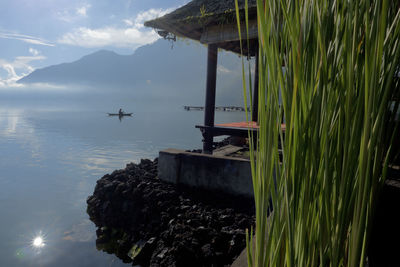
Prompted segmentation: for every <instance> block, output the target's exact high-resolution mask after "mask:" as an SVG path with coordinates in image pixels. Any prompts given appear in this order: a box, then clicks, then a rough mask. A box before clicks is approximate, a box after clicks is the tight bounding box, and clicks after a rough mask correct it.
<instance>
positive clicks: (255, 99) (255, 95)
mask: <svg viewBox="0 0 400 267" xmlns="http://www.w3.org/2000/svg"><path fill="white" fill-rule="evenodd" d="M256 46H257V47H256V67H255V70H254V90H253V110H252V112H251V114H252V115H251V120H252V121H256V122H258V62H259V55H258V42H257V45H256Z"/></svg>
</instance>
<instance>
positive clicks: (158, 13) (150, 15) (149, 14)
mask: <svg viewBox="0 0 400 267" xmlns="http://www.w3.org/2000/svg"><path fill="white" fill-rule="evenodd" d="M173 10H175V8H168V9H161V8H159V9H154V8H152V9H149V10H147V11H142V12H140V13H139V14H138V15H137V16H136V18H135V20H134V21H135V26H136V27H137V28H138V29H141V28H143V27H144V25H143V24H144V22H145V21H147V20H151V19H155V18H158V17H162V16H164V15H165V14H167V13H170V12H172V11H173Z"/></svg>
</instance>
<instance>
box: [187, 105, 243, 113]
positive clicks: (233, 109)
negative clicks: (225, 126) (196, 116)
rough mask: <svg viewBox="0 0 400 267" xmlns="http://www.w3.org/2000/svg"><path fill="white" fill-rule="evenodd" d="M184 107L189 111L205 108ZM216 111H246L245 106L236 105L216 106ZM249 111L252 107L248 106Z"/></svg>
mask: <svg viewBox="0 0 400 267" xmlns="http://www.w3.org/2000/svg"><path fill="white" fill-rule="evenodd" d="M183 108H184V109H185V110H187V111H191V110H199V111H202V110H204V107H203V106H183ZM215 110H216V111H242V112H243V111H245V108H244V107H236V106H223V107H215ZM247 111H250V108H247Z"/></svg>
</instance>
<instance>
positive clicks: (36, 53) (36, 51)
mask: <svg viewBox="0 0 400 267" xmlns="http://www.w3.org/2000/svg"><path fill="white" fill-rule="evenodd" d="M29 53H31V54H32V55H34V56H37V55H39V54H40V51H39V50H36V49H34V48H32V47H29Z"/></svg>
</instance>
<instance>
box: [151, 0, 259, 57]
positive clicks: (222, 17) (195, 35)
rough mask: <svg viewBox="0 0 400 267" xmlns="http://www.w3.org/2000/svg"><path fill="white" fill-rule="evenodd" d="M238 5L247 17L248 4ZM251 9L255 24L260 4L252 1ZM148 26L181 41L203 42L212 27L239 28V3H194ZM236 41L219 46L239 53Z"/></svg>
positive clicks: (195, 0)
mask: <svg viewBox="0 0 400 267" xmlns="http://www.w3.org/2000/svg"><path fill="white" fill-rule="evenodd" d="M238 4H239V9H240V10H241V12H240V13H241V17H244V12H243V11H244V8H245V0H238ZM248 6H249V18H250V20H252V19H253V20H255V18H256V16H257V9H256V0H248ZM144 25H145V26H147V27H152V28H154V29H157V30H162V31H166V32H169V33H172V34H174V35H177V36H180V37H186V38H190V39H193V40H197V41H203V39H204V33H205V32H206V31H207V30H209V29H211V28H212V27H214V28H216V27H223V26H224V25H236V11H235V0H193V1H191V2H190V3H188V4H186V5H184V6H182V7H180V8H178V9H176V10H175V11H173V12H171V13H169V14H167V15H165V16H163V17H160V18H157V19H154V20H150V21H147V22H145V24H144ZM217 29H218V28H217ZM164 34H165V32H164ZM202 36H203V39H202ZM232 41H233V40H226V42H225V41H224V42H223V43H225V44H222V43H221V44H220V45H219V46H220V47H221V48H224V49H227V50H232V51H235V52H239V51H238V45H237V44H236V43H235V42H232Z"/></svg>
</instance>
